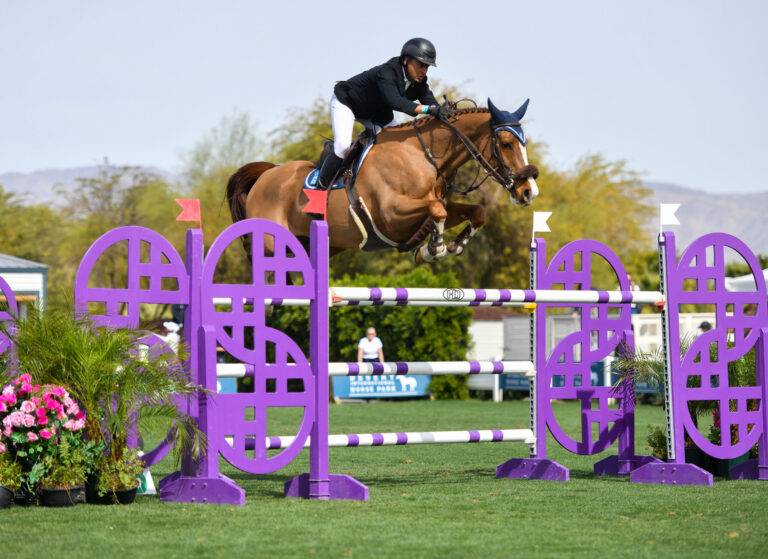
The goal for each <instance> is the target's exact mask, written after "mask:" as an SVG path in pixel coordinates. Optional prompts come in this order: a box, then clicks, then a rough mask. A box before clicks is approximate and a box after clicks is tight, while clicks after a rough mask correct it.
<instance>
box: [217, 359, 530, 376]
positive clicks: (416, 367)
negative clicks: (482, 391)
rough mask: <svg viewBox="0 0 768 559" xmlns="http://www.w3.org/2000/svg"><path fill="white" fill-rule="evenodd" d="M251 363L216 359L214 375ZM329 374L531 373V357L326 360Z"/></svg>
mask: <svg viewBox="0 0 768 559" xmlns="http://www.w3.org/2000/svg"><path fill="white" fill-rule="evenodd" d="M253 374H254V367H253V366H252V365H247V364H245V363H219V364H217V365H216V376H217V377H218V378H244V377H248V376H253ZM328 374H329V375H330V376H333V377H346V376H375V375H475V374H494V375H500V374H523V375H527V376H533V375H535V370H534V367H533V363H532V362H531V361H387V362H384V363H328Z"/></svg>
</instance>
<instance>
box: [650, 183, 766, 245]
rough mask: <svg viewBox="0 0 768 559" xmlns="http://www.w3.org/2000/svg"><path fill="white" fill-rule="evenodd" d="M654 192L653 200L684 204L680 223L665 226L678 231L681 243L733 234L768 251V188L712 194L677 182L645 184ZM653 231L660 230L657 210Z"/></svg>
mask: <svg viewBox="0 0 768 559" xmlns="http://www.w3.org/2000/svg"><path fill="white" fill-rule="evenodd" d="M645 186H646V187H647V188H648V189H650V190H652V191H653V198H652V203H653V205H654V206H655V207H656V208H658V207H659V203H660V202H663V203H666V204H681V206H680V209H678V210H677V213H676V215H677V219H678V221H680V225H673V226H666V225H665V226H664V229H665V230H669V231H672V232H674V233H675V237H676V238H677V240H678V243H677V244H678V246H679V247H684V246H687V245H688V244H689V243H690V242H691V241H693V240H694V239H696V238H697V237H700V236H701V235H704V234H706V233H714V232H718V233H730V234H731V235H735V236H736V237H739V238H740V239H741V240H742V241H744V242H745V243H746V244H747V246H748V247H749V248H751V249H752V251H753V252H755V253H757V254H768V215H766V213H768V191H767V192H761V193H757V194H733V193H729V194H710V193H708V192H704V191H702V190H694V189H692V188H684V187H682V186H677V185H674V184H665V183H646V184H645ZM651 227H652V229H651V230H652V231H658V229H659V217H658V212H656V214H655V216H654V218H653V219H652V222H651Z"/></svg>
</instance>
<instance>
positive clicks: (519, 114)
mask: <svg viewBox="0 0 768 559" xmlns="http://www.w3.org/2000/svg"><path fill="white" fill-rule="evenodd" d="M528 101H530V99H526V100H525V103H523V104H522V105H520V108H519V109H517V110H516V111H515V112H514V113H512V116H513V117H514V118H515V122H520V120H521V119H522V118H523V117H524V116H525V111H527V110H528Z"/></svg>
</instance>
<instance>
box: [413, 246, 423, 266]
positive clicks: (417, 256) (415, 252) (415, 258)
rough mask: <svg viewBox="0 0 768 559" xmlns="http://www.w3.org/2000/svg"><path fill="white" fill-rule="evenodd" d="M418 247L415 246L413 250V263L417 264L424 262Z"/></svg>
mask: <svg viewBox="0 0 768 559" xmlns="http://www.w3.org/2000/svg"><path fill="white" fill-rule="evenodd" d="M419 249H420V247H416V248H415V249H414V250H413V263H414V264H415V265H416V266H418V265H419V264H424V258H422V256H421V250H419Z"/></svg>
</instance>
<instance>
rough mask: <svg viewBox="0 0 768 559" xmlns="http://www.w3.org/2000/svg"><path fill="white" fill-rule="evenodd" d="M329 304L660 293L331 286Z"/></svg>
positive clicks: (642, 298)
mask: <svg viewBox="0 0 768 559" xmlns="http://www.w3.org/2000/svg"><path fill="white" fill-rule="evenodd" d="M331 298H332V301H334V302H336V301H347V302H348V304H354V303H353V302H354V301H372V302H373V301H382V302H384V301H390V302H407V303H408V304H410V302H411V301H422V302H425V303H430V304H431V303H434V302H440V301H452V302H457V303H458V302H461V303H465V304H469V305H470V306H472V305H473V304H480V303H490V304H493V303H500V304H504V303H561V304H580V303H609V304H610V303H613V304H621V303H624V304H626V303H642V304H657V303H659V302H661V301H663V300H664V295H662V294H661V292H660V291H592V290H585V291H564V290H557V289H458V288H448V289H435V288H399V287H333V288H331Z"/></svg>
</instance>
